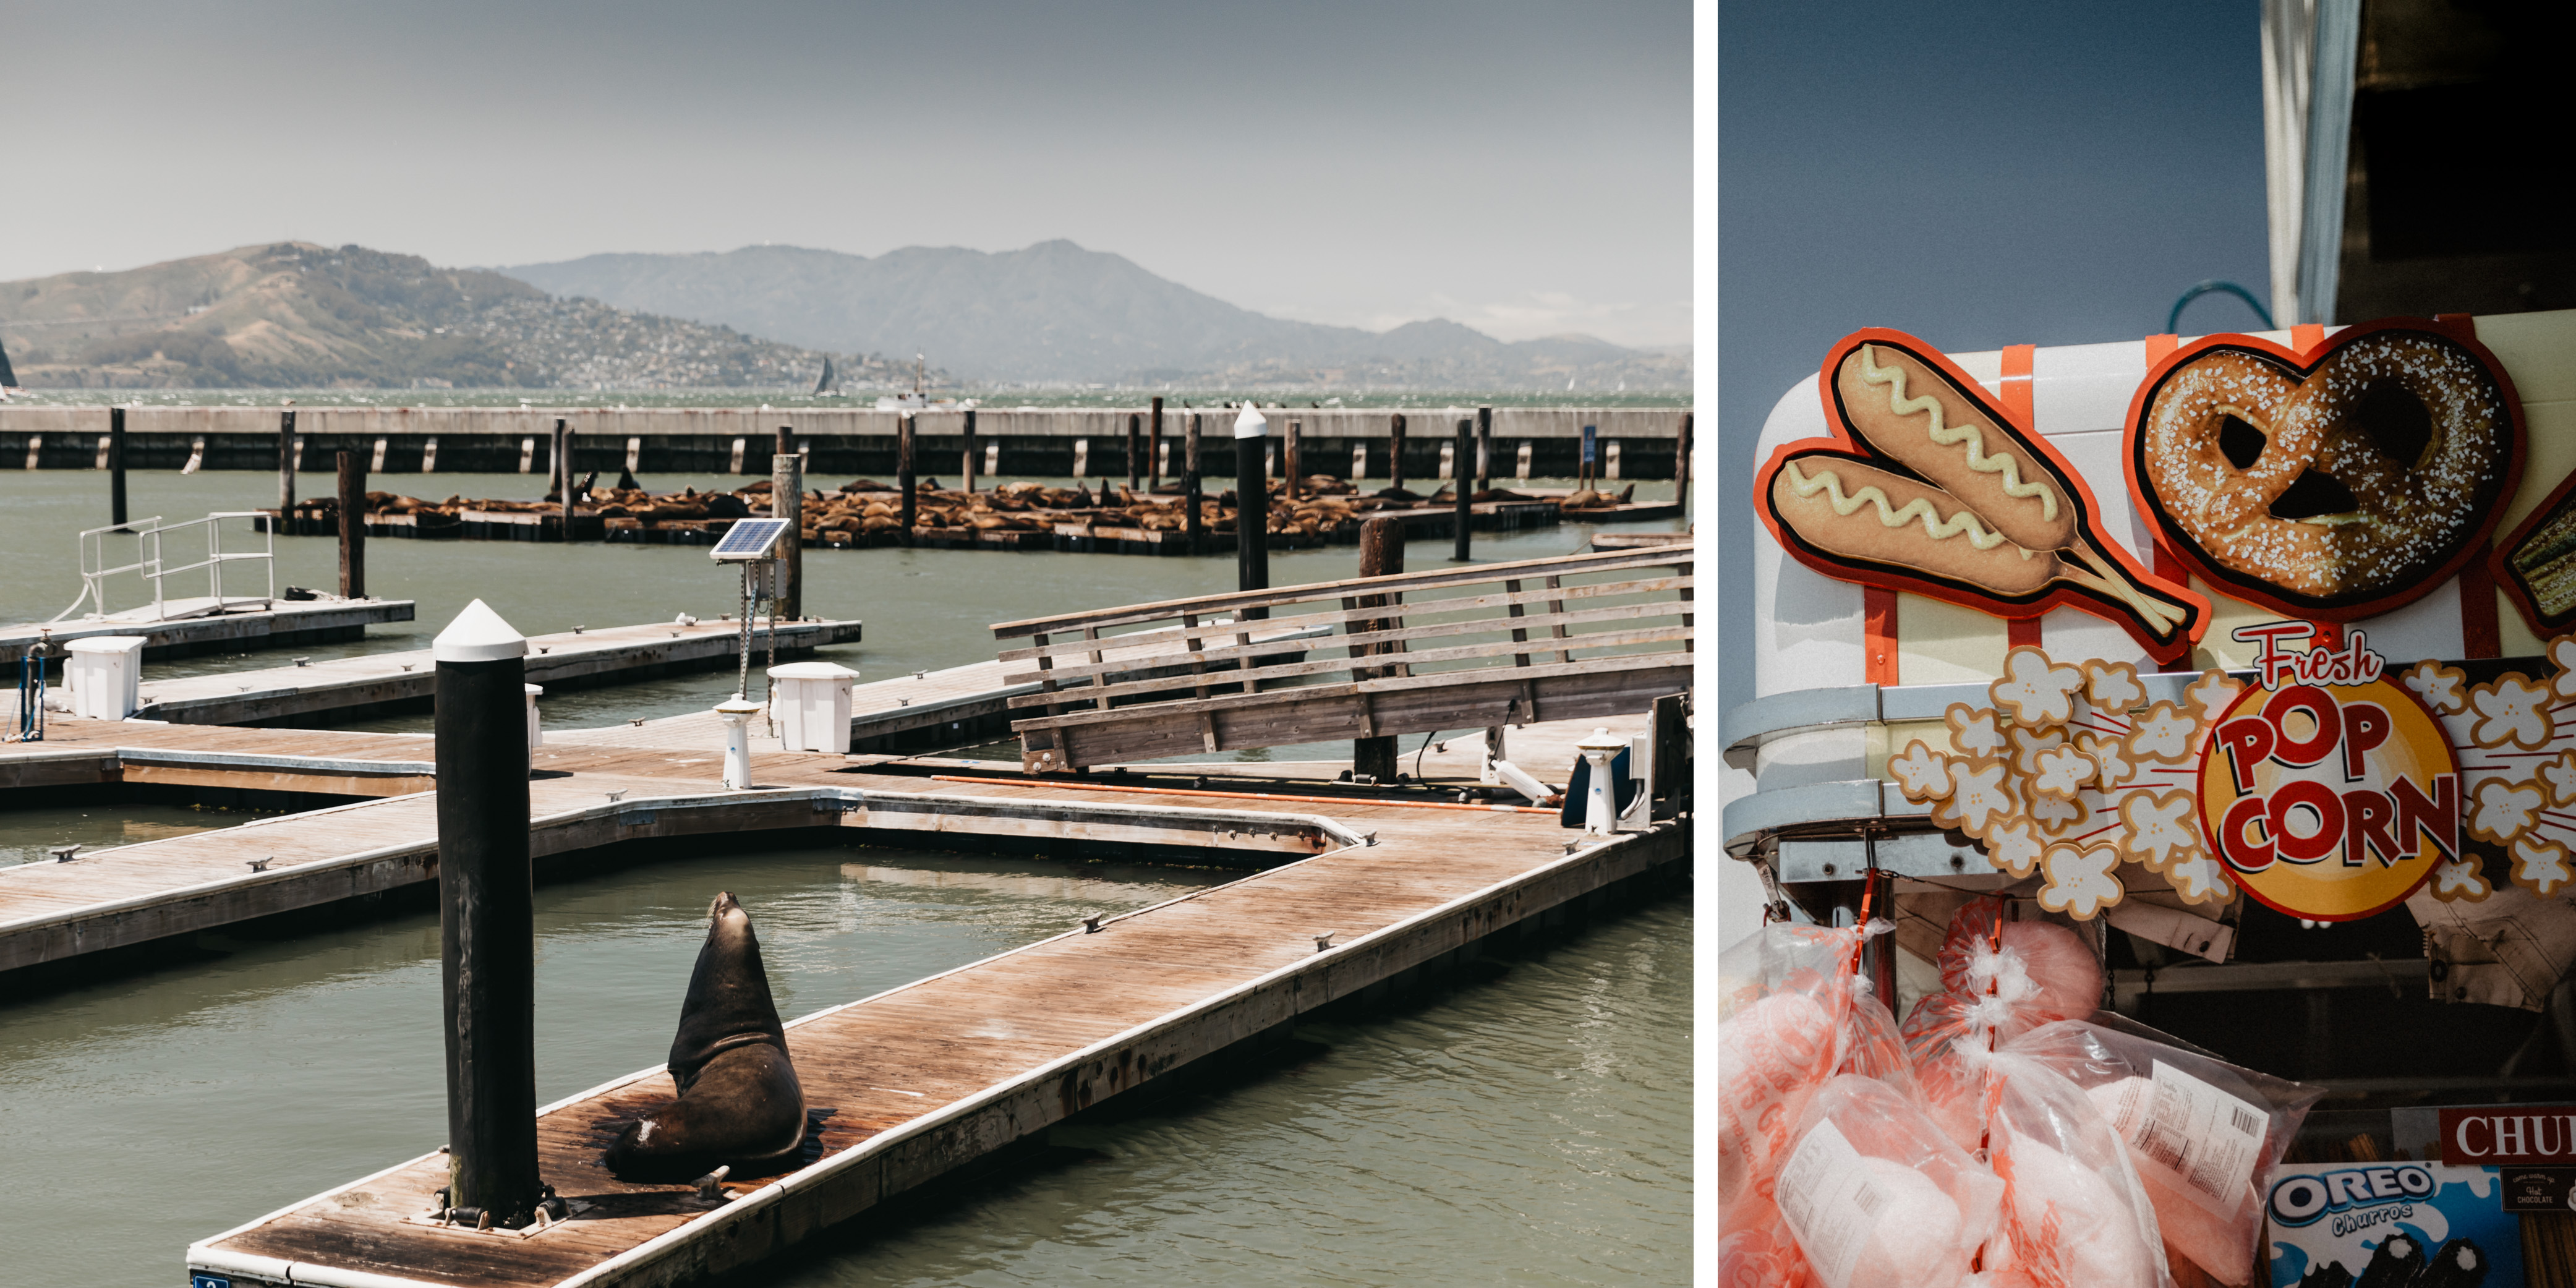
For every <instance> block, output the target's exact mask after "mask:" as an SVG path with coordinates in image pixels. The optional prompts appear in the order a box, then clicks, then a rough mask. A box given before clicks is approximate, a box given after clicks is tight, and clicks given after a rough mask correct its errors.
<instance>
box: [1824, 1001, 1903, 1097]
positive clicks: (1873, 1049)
mask: <svg viewBox="0 0 2576 1288" xmlns="http://www.w3.org/2000/svg"><path fill="white" fill-rule="evenodd" d="M1868 985H1869V981H1868V980H1858V981H1855V984H1854V987H1853V988H1852V999H1851V1014H1850V1015H1849V1016H1848V1017H1847V1018H1846V1019H1845V1021H1844V1033H1843V1060H1842V1063H1841V1064H1840V1065H1838V1066H1836V1068H1835V1069H1834V1072H1836V1073H1857V1074H1859V1075H1861V1076H1862V1077H1864V1078H1876V1079H1878V1080H1879V1081H1881V1082H1884V1083H1887V1084H1889V1085H1890V1086H1893V1087H1895V1088H1896V1089H1897V1090H1899V1091H1901V1092H1904V1093H1905V1096H1906V1098H1907V1099H1909V1100H1910V1099H1913V1098H1914V1097H1915V1096H1916V1095H1918V1094H1919V1092H1918V1089H1917V1088H1916V1087H1915V1084H1914V1062H1913V1061H1912V1060H1911V1059H1909V1058H1907V1056H1906V1054H1905V1039H1904V1036H1903V1035H1902V1034H1900V1033H1899V1032H1898V1031H1897V1028H1896V1017H1895V1016H1893V1015H1891V1014H1889V1013H1888V1010H1887V1007H1886V1005H1885V1004H1884V1003H1882V1002H1880V1001H1879V1000H1878V994H1877V993H1875V992H1873V991H1871V989H1870V988H1869V986H1868Z"/></svg>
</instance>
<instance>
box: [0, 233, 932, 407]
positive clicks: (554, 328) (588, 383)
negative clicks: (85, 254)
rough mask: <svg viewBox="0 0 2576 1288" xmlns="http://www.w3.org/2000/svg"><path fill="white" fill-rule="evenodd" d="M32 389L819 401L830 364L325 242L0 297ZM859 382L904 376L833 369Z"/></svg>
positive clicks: (774, 345)
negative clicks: (707, 393) (802, 391)
mask: <svg viewBox="0 0 2576 1288" xmlns="http://www.w3.org/2000/svg"><path fill="white" fill-rule="evenodd" d="M0 344H5V345H6V346H7V349H8V352H9V353H10V354H11V356H12V357H13V358H14V359H15V360H16V361H15V366H16V367H17V374H18V379H19V381H20V382H21V383H22V384H24V385H26V386H28V387H29V388H116V389H144V388H245V387H247V388H270V389H279V388H287V389H315V388H404V387H423V386H426V387H431V388H449V387H458V388H466V387H487V388H488V387H509V386H518V387H525V388H555V389H589V388H609V389H667V388H692V387H694V388H707V387H717V388H722V387H736V388H740V387H753V388H808V389H810V388H812V387H813V383H814V379H815V377H816V376H817V375H818V374H820V372H821V369H822V365H823V359H824V357H825V355H824V354H822V353H817V352H814V351H811V350H806V349H800V348H797V347H795V346H793V345H788V344H781V343H778V342H777V341H774V340H763V339H757V338H755V337H752V336H748V335H744V334H742V333H741V332H739V331H735V330H733V329H731V328H728V327H724V326H721V325H711V324H708V323H704V322H692V321H684V320H682V319H678V318H669V317H657V316H654V315H651V314H647V313H638V312H634V311H632V310H627V309H621V308H616V307H614V306H611V305H607V304H603V303H600V302H598V301H596V300H566V299H558V298H556V297H554V296H551V295H548V294H547V293H545V292H544V291H541V290H538V289H537V288H536V287H533V286H530V285H528V284H527V283H525V282H522V281H518V280H516V279H514V278H509V277H504V276H502V275H501V274H498V273H492V272H487V271H483V270H479V269H449V268H438V267H435V266H433V265H432V264H431V263H430V262H429V261H428V260H425V259H422V258H420V257H418V256H415V255H395V254H387V253H386V252H383V251H375V250H368V249H366V248H365V247H362V246H341V247H338V248H336V249H335V248H332V247H327V246H317V245H314V244H312V243H309V242H275V243H271V244H269V245H265V246H244V247H241V248H240V249H237V250H229V251H224V252H221V253H219V254H214V255H200V256H197V257H195V258H192V259H180V260H172V261H169V262H167V263H162V264H153V265H149V266H147V267H143V268H138V269H131V270H126V271H122V272H115V273H64V274H60V275H57V276H54V277H42V278H35V279H31V280H26V281H18V282H6V283H0ZM832 356H833V357H834V358H835V360H836V361H837V363H838V365H839V366H840V367H841V368H842V369H843V371H844V372H845V373H846V374H847V377H848V378H850V379H852V380H854V381H864V380H867V379H869V378H872V377H873V378H876V379H882V380H892V379H894V378H896V375H897V373H896V372H895V371H894V370H893V369H892V368H891V367H890V366H889V365H887V364H883V363H877V364H873V365H871V364H870V363H869V362H868V361H867V360H866V359H865V358H863V357H859V356H856V355H843V354H835V355H832Z"/></svg>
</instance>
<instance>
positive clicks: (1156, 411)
mask: <svg viewBox="0 0 2576 1288" xmlns="http://www.w3.org/2000/svg"><path fill="white" fill-rule="evenodd" d="M1146 414H1147V415H1148V416H1150V417H1151V418H1152V422H1151V423H1150V424H1148V425H1147V426H1146V432H1147V437H1146V440H1145V489H1146V490H1147V491H1149V492H1150V491H1152V490H1153V489H1155V488H1158V487H1161V486H1163V396H1162V395H1161V394H1156V395H1154V408H1153V410H1152V411H1150V412H1148V413H1146Z"/></svg>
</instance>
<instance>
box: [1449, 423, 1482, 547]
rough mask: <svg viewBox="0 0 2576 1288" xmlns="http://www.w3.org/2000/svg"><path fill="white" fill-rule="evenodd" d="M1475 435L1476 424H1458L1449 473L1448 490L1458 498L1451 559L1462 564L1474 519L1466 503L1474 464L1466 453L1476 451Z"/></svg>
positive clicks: (1473, 512) (1470, 508)
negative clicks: (1455, 539) (1455, 546)
mask: <svg viewBox="0 0 2576 1288" xmlns="http://www.w3.org/2000/svg"><path fill="white" fill-rule="evenodd" d="M1475 435H1476V422H1474V421H1472V420H1461V421H1459V422H1458V446H1457V449H1456V451H1457V455H1456V460H1455V468H1453V469H1451V470H1450V471H1449V475H1450V478H1449V490H1450V491H1452V492H1454V493H1456V494H1457V497H1458V553H1457V554H1456V555H1453V556H1451V557H1452V558H1455V559H1457V560H1458V561H1460V562H1462V563H1463V562H1465V561H1466V560H1467V559H1468V558H1469V557H1470V556H1469V555H1468V553H1467V541H1468V529H1469V527H1470V520H1472V519H1473V518H1475V509H1474V507H1473V506H1471V505H1470V504H1469V503H1468V501H1467V476H1468V475H1469V474H1470V473H1471V472H1472V471H1473V467H1474V464H1475V463H1474V462H1472V461H1470V460H1468V459H1467V453H1469V452H1472V451H1474V450H1476V441H1475Z"/></svg>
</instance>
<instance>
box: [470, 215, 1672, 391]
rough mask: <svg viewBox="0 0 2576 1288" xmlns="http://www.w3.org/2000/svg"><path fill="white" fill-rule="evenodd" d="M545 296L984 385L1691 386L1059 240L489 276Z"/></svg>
mask: <svg viewBox="0 0 2576 1288" xmlns="http://www.w3.org/2000/svg"><path fill="white" fill-rule="evenodd" d="M496 271H498V272H501V273H505V274H507V275H509V276H511V277H514V278H517V279H519V280H521V281H524V282H529V283H532V284H534V285H536V286H539V287H542V288H544V289H545V290H548V291H551V292H553V293H555V294H557V295H569V296H584V297H588V298H591V299H596V300H600V301H603V302H605V303H608V304H613V305H617V306H619V307H621V308H629V309H640V310H647V311H650V312H654V313H663V314H670V315H672V316H676V317H685V318H696V319H699V320H701V321H706V322H718V323H722V324H724V325H726V326H731V327H736V328H739V329H741V330H743V331H747V332H750V333H752V334H755V335H763V336H769V337H772V338H774V339H778V340H783V341H786V342H788V343H791V344H800V345H805V346H808V347H811V348H816V349H823V350H829V351H832V352H847V353H876V354H884V355H887V356H889V357H892V358H895V359H897V360H898V361H900V360H901V359H903V358H907V357H910V356H911V355H913V354H916V353H919V354H926V355H928V356H929V358H930V360H931V361H933V362H934V363H937V364H938V365H940V366H942V367H945V368H947V369H948V370H949V371H951V372H953V373H955V374H957V375H959V376H961V377H963V378H966V379H969V380H975V381H981V382H989V383H996V384H1046V383H1059V384H1063V383H1083V382H1118V383H1146V384H1152V383H1160V382H1165V381H1170V382H1176V383H1188V384H1192V385H1197V386H1201V387H1219V388H1250V387H1257V386H1275V385H1312V386H1330V387H1334V388H1346V389H1364V388H1371V387H1378V388H1384V387H1430V388H1446V389H1498V390H1499V389H1563V388H1566V387H1567V385H1568V382H1569V381H1571V382H1573V383H1574V384H1575V385H1577V386H1579V387H1581V388H1586V389H1596V390H1597V389H1604V388H1609V387H1612V386H1614V385H1616V384H1618V383H1619V382H1623V381H1624V382H1626V383H1627V384H1628V385H1629V386H1631V387H1633V388H1636V389H1640V390H1643V389H1677V388H1687V387H1688V386H1689V384H1690V360H1689V357H1688V356H1687V354H1686V353H1681V352H1672V351H1643V350H1636V349H1627V348H1622V347H1620V346H1618V345H1614V344H1610V343H1608V342H1606V341H1603V340H1597V339H1594V338H1592V337H1590V336H1582V335H1566V336H1552V337H1548V338H1545V339H1538V340H1523V341H1518V342H1506V341H1502V340H1497V339H1494V338H1493V337H1491V336H1488V335H1484V334H1482V333H1480V332H1478V331H1475V330H1472V329H1470V328H1468V327H1465V326H1461V325H1459V324H1458V323H1455V322H1450V321H1447V320H1441V319H1435V320H1432V321H1427V322H1414V323H1408V324H1406V325H1404V326H1400V327H1396V328H1394V329H1393V330H1389V331H1382V332H1379V331H1363V330H1360V329H1358V328H1355V327H1337V326H1319V325H1316V324H1313V323H1308V322H1290V321H1284V320H1282V319H1279V318H1273V317H1268V316H1265V315H1263V314H1259V313H1255V312H1252V311H1250V310H1248V309H1242V308H1238V307H1236V306H1234V305H1232V304H1228V303H1226V302H1225V301H1223V300H1220V299H1217V298H1215V297H1213V296H1209V295H1203V294H1201V293H1199V292H1197V291H1193V290H1191V289H1189V288H1188V287H1186V286H1182V285H1180V284H1179V283H1176V282H1171V281H1167V280H1165V279H1163V278H1160V277H1157V276H1155V275H1154V274H1152V273H1149V272H1147V271H1145V270H1144V269H1142V268H1140V267H1138V266H1137V265H1136V264H1135V263H1134V262H1132V261H1130V260H1128V259H1127V258H1126V257H1125V256H1122V255H1112V254H1106V253H1103V252H1100V251H1094V250H1085V249H1084V248H1082V247H1080V246H1077V245H1075V244H1074V243H1072V242H1069V241H1048V242H1040V243H1038V244H1037V245H1034V246H1031V247H1028V248H1027V249H1025V250H1015V251H1002V252H994V253H988V252H984V251H976V250H963V249H958V248H955V247H926V246H913V247H906V248H904V249H902V250H894V251H888V252H886V253H885V254H883V255H878V256H876V257H874V258H870V257H867V256H863V255H848V254H843V253H841V252H839V251H829V250H808V249H804V248H800V247H793V246H746V247H744V248H742V249H740V250H734V251H725V252H722V253H713V252H707V253H698V254H682V255H639V254H613V255H590V256H585V257H583V258H581V259H574V260H565V261H561V262H558V263H550V264H520V265H516V266H513V267H509V268H503V269H498V270H496Z"/></svg>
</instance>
